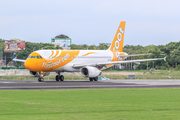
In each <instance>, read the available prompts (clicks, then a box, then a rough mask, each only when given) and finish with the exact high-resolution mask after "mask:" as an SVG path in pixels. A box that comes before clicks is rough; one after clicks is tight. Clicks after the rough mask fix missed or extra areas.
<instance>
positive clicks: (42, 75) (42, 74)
mask: <svg viewBox="0 0 180 120" xmlns="http://www.w3.org/2000/svg"><path fill="white" fill-rule="evenodd" d="M43 77H44V72H39V78H38V81H39V82H43V81H44V78H43Z"/></svg>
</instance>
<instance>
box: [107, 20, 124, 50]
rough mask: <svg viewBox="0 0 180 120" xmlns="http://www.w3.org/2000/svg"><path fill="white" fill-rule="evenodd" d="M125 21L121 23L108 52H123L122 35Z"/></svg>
mask: <svg viewBox="0 0 180 120" xmlns="http://www.w3.org/2000/svg"><path fill="white" fill-rule="evenodd" d="M125 23H126V22H125V21H121V23H120V25H119V27H118V30H117V32H116V35H115V37H114V39H113V41H112V43H111V46H110V47H109V49H108V50H111V51H112V52H122V51H123V42H124V33H125Z"/></svg>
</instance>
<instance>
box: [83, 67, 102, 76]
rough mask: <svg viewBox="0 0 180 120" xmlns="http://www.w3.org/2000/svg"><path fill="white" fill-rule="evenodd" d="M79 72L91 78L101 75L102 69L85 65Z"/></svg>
mask: <svg viewBox="0 0 180 120" xmlns="http://www.w3.org/2000/svg"><path fill="white" fill-rule="evenodd" d="M80 73H81V74H82V76H84V77H89V78H93V77H97V76H99V75H101V73H102V71H101V70H99V69H97V68H96V67H90V66H87V67H83V68H81V70H80Z"/></svg>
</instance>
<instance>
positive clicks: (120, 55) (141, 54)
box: [120, 53, 151, 58]
mask: <svg viewBox="0 0 180 120" xmlns="http://www.w3.org/2000/svg"><path fill="white" fill-rule="evenodd" d="M150 54H151V53H147V54H134V55H133V54H132V55H120V57H121V58H123V57H133V56H141V55H150Z"/></svg>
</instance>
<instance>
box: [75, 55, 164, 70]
mask: <svg viewBox="0 0 180 120" xmlns="http://www.w3.org/2000/svg"><path fill="white" fill-rule="evenodd" d="M153 60H164V61H166V57H165V58H153V59H140V60H125V61H113V62H103V63H96V64H86V65H85V64H74V65H73V66H72V67H74V68H81V67H84V66H95V67H96V66H103V65H104V66H105V65H111V64H122V63H133V62H134V63H137V64H138V63H140V62H145V61H153Z"/></svg>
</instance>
